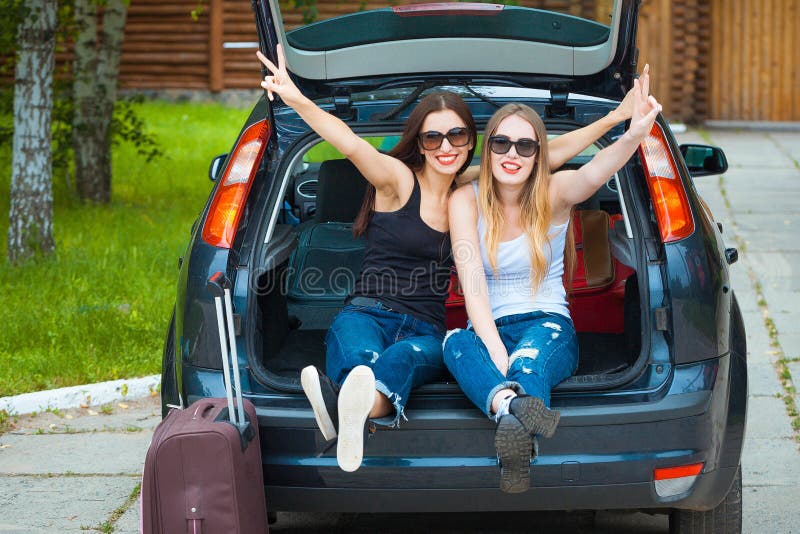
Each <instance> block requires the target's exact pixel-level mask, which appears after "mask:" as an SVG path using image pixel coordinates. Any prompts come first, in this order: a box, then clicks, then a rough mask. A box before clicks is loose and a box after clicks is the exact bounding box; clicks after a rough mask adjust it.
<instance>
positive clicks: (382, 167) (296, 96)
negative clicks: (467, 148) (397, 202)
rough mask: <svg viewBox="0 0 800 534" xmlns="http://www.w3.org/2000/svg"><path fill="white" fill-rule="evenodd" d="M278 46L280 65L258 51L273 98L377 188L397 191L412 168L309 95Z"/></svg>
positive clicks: (268, 94) (267, 88)
mask: <svg viewBox="0 0 800 534" xmlns="http://www.w3.org/2000/svg"><path fill="white" fill-rule="evenodd" d="M277 48H278V66H277V67H276V66H275V65H274V64H273V63H272V62H271V61H270V60H269V59H267V57H266V56H264V55H263V54H262V53H261V52H260V51H259V52H256V55H257V56H258V59H259V60H260V61H261V62H262V63H263V64H264V65H265V66H266V67H267V68H268V69H269V70H270V72H271V73H272V75H271V76H267V77H265V78H264V81H262V82H261V86H262V87H263V88H264V89H265V90H266V91H267V96H268V97H269V99H270V100H272V99H273V98H274V96H273V95H275V94H277V95H279V96H280V97H281V99H282V100H283V101H284V102H286V104H288V105H289V106H291V107H292V109H294V110H295V111H296V112H297V113H298V115H300V117H301V118H302V119H303V120H304V121H306V123H307V124H308V125H309V126H310V127H311V128H312V129H313V130H314V131H315V132H317V133H318V134H319V135H320V137H322V138H323V139H325V140H326V141H327V142H329V143H330V144H331V145H333V147H334V148H336V150H338V151H339V152H341V153H342V154H343V155H344V156H345V157H346V158H347V159H349V160H350V161H352V162H353V164H354V165H355V166H356V167H357V168H358V170H359V171H361V173H362V174H363V175H364V177H365V178H366V179H367V180H368V181H369V182H370V183H371V184H372V185H374V186H375V187H376V188H377V189H382V190H386V189H391V190H393V191H396V189H397V188H396V185H397V182H398V179H399V177H400V176H405V175H407V176H409V177H410V176H411V174H410V173H411V171H410V170H409V169H408V167H406V166H405V165H404V164H403V163H402V162H400V161H399V160H397V159H395V158H392V157H390V156H387V155H385V154H381V153H380V152H379V151H378V150H377V149H376V148H375V147H373V146H372V145H370V144H369V143H368V142H366V141H365V140H364V139H362V138H361V137H359V136H358V135H356V134H355V132H353V130H351V129H350V127H348V126H347V125H346V124H345V123H344V122H342V121H341V120H340V119H339V118H337V117H335V116H333V115H331V114H330V113H328V112H326V111H324V110H323V109H321V108H320V107H319V106H317V105H316V104H315V103H314V102H312V101H311V100H309V99H308V98H306V97H305V96H304V95H303V94H302V93H301V92H300V90H299V89H298V88H297V86H295V85H294V83H293V82H292V80H291V78H290V77H289V72H288V71H287V69H286V58H285V57H284V55H283V48H282V47H281V45H278V47H277Z"/></svg>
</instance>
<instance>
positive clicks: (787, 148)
mask: <svg viewBox="0 0 800 534" xmlns="http://www.w3.org/2000/svg"><path fill="white" fill-rule="evenodd" d="M769 136H770V138H771V139H772V140H773V142H775V144H776V145H778V148H780V149H782V150H783V151H784V153H785V154H786V155H787V156H788V157H790V158H791V159H793V160H794V161H795V162H796V163H798V164H800V136H798V135H797V133H796V132H772V133H770V134H769Z"/></svg>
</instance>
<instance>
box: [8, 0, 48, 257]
mask: <svg viewBox="0 0 800 534" xmlns="http://www.w3.org/2000/svg"><path fill="white" fill-rule="evenodd" d="M25 8H26V12H25V14H24V16H23V17H22V19H21V21H20V23H19V26H18V28H17V57H16V66H15V74H14V136H13V154H12V158H11V198H10V200H11V207H10V210H9V226H8V258H9V260H10V261H11V262H13V263H18V262H19V261H21V260H23V259H25V258H27V257H30V256H31V255H33V254H35V253H36V252H37V251H38V252H42V253H50V252H52V251H53V249H54V248H55V242H54V240H53V189H52V161H51V133H50V121H51V112H52V107H53V62H54V53H55V33H56V0H28V1H27V2H26V3H25Z"/></svg>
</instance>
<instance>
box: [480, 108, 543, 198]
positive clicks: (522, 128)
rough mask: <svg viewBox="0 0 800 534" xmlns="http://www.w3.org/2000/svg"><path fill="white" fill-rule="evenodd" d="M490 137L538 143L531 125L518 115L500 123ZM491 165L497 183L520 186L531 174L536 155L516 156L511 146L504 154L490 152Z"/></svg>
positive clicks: (515, 149)
mask: <svg viewBox="0 0 800 534" xmlns="http://www.w3.org/2000/svg"><path fill="white" fill-rule="evenodd" d="M492 135H497V136H500V135H502V136H505V137H507V138H508V139H509V140H511V141H518V140H519V139H534V140H537V141H538V136H537V135H536V132H535V131H534V129H533V125H532V124H531V123H530V122H528V121H527V120H525V119H524V118H522V117H520V116H519V115H510V116H508V117H506V118H505V119H503V120H502V121H500V124H498V125H497V129H496V130H495V132H494V133H493V134H492ZM491 163H492V175H493V176H494V178H495V180H497V182H499V183H500V184H503V185H508V186H520V185H522V184H524V183H525V182H526V181H527V180H528V178H529V177H530V176H531V174H532V173H533V167H534V165H535V163H536V154H534V155H533V156H528V157H524V156H520V155H519V154H517V147H516V146H512V147H511V148H510V149H509V151H508V152H506V153H505V154H496V153H494V152H492V153H491Z"/></svg>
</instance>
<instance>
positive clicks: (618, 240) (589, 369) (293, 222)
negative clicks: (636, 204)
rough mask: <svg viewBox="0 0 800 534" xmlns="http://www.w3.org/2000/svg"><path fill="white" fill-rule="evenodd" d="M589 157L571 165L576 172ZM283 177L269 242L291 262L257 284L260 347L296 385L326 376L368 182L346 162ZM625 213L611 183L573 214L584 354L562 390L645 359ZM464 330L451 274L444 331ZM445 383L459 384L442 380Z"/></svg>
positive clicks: (354, 265) (275, 373) (574, 304)
mask: <svg viewBox="0 0 800 534" xmlns="http://www.w3.org/2000/svg"><path fill="white" fill-rule="evenodd" d="M586 159H587V158H585V157H584V158H583V159H581V158H577V159H576V160H574V161H573V162H570V164H568V165H572V166H579V165H580V164H582V163H584V162H585V161H586ZM287 180H288V184H287V187H286V194H285V201H284V203H283V209H282V210H281V212H280V214H279V216H278V224H277V226H276V228H275V231H274V232H273V235H277V234H281V235H284V236H286V237H285V238H284V239H283V241H284V242H288V243H290V245H289V246H290V247H291V249H292V250H291V253H290V254H285V255H283V257H284V258H286V257H287V256H288V259H284V260H283V261H280V262H279V263H278V264H277V265H270V266H269V268H262V269H261V270H260V273H261V274H260V275H259V276H258V278H257V279H256V280H255V287H256V288H258V289H257V303H258V306H257V313H256V315H257V317H256V324H255V325H254V326H255V343H254V348H255V351H256V353H257V354H259V355H260V362H261V364H262V366H263V368H262V371H266V372H267V374H268V375H269V376H270V378H271V379H272V381H273V382H275V383H285V384H286V385H287V386H291V385H294V386H296V384H297V383H298V382H297V381H298V377H299V373H300V370H301V369H302V368H303V367H305V366H307V365H317V366H318V367H319V368H321V369H325V345H324V341H325V334H326V331H327V328H328V326H329V325H330V323H331V321H332V320H333V318H334V316H335V315H336V314H337V313H338V311H339V310H340V309H341V308H342V306H343V305H344V301H345V299H346V297H347V295H348V294H349V292H350V290H351V289H352V287H353V284H354V283H355V280H356V277H357V276H358V273H359V266H360V262H361V258H362V256H363V250H364V241H363V239H362V238H354V237H353V234H352V223H353V221H354V219H355V216H356V214H357V212H358V210H359V208H360V206H361V201H362V198H363V194H364V188H365V185H366V182H365V180H364V178H363V177H362V176H361V175H360V173H359V172H358V171H357V170H356V169H355V167H354V166H353V165H352V164H351V163H350V162H349V161H347V160H343V159H339V158H332V159H328V160H325V161H322V162H317V163H308V162H305V163H302V164H298V165H296V166H295V168H294V169H293V170H292V171H291V172H290V173H289V176H287ZM621 206H622V204H621V202H620V197H619V194H618V193H617V191H616V181H615V180H613V179H612V180H611V181H610V182H609V183H608V184H606V185H604V186H603V187H602V188H601V189H600V190H599V191H598V192H597V193H596V194H595V195H594V196H593V197H592V198H591V199H589V200H588V201H586V202H584V203H582V204H581V205H579V206H576V208H575V211H574V213H573V216H572V221H571V227H572V232H573V235H574V237H575V239H574V241H575V245H574V247H575V256H576V262H575V264H576V265H575V268H574V270H573V275H572V277H571V280H566V281H565V282H566V283H568V284H569V287H570V290H569V292H568V295H569V297H568V298H569V304H570V313H571V316H572V318H573V321H574V323H575V327H576V330H577V332H578V340H579V345H580V355H579V367H578V370H577V373H576V375H575V376H574V377H572V378H570V379H569V380H568V381H567V382H565V383H564V384H562V385H561V386H560V387H559V389H564V388H566V389H569V386H570V384H573V385H574V384H581V386H583V387H582V388H581V389H585V388H586V386H587V384H594V385H595V386H596V387H598V388H602V387H603V386H604V385H605V384H608V381H607V380H604V379H603V377H608V378H611V377H619V376H621V375H624V374H625V373H626V372H628V371H630V370H631V369H632V368H633V366H634V365H635V363H636V361H637V359H638V358H640V353H641V338H642V336H641V331H642V325H641V321H642V317H641V313H640V304H639V283H638V280H637V273H636V271H635V265H636V261H635V256H633V254H632V252H631V251H632V250H633V247H632V245H631V241H632V240H631V239H630V237H629V235H630V233H629V231H628V230H626V226H627V225H626V221H625V217H624V214H623V210H622V208H621ZM269 246H270V245H269V244H268V245H267V249H269ZM465 323H466V312H465V309H464V300H463V296H462V295H461V293H460V291H459V288H458V284H457V279H456V277H455V275H453V277H452V283H451V290H450V295H449V298H448V301H447V326H448V328H455V327H464V326H465ZM590 376H591V377H593V378H588V377H590ZM442 382H453V379H452V378H451V377H449V376H443V377H442ZM590 387H592V386H590Z"/></svg>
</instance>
